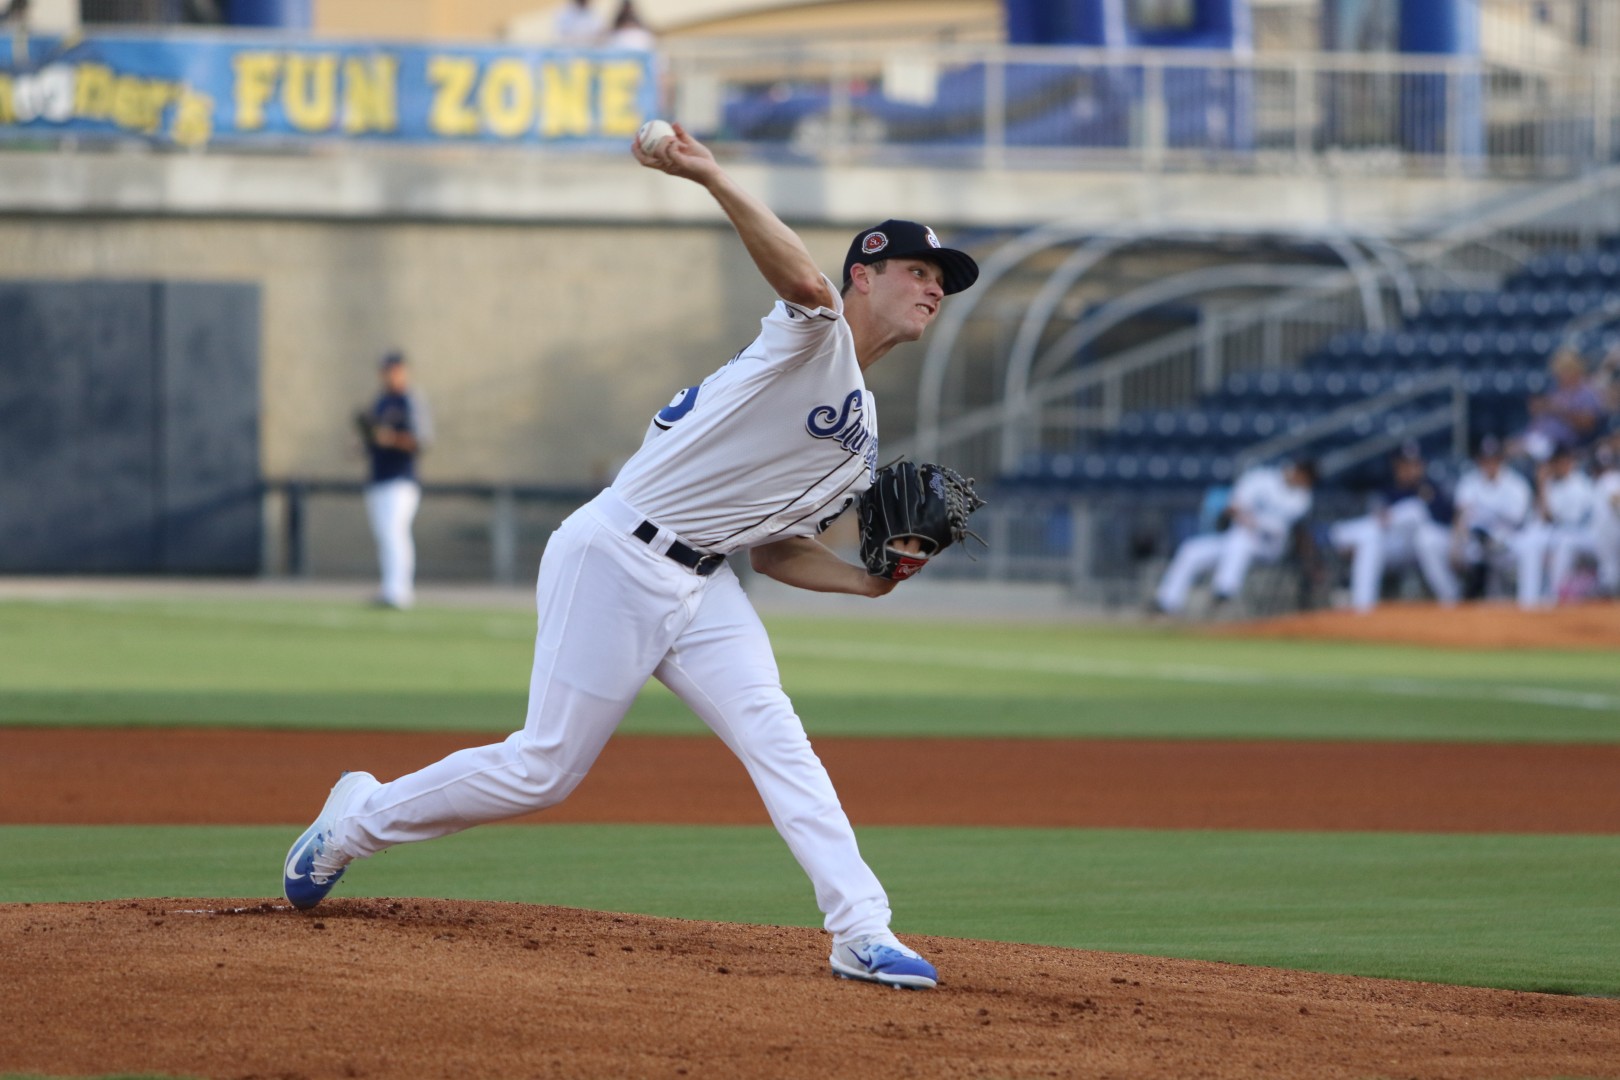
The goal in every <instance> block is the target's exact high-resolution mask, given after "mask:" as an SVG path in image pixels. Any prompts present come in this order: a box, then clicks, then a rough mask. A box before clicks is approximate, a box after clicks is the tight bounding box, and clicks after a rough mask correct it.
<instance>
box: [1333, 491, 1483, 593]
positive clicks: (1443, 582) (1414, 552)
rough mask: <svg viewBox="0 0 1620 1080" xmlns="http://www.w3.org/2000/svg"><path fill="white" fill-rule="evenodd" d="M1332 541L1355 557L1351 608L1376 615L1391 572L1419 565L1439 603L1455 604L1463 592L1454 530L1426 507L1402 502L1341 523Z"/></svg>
mask: <svg viewBox="0 0 1620 1080" xmlns="http://www.w3.org/2000/svg"><path fill="white" fill-rule="evenodd" d="M1328 541H1329V543H1331V544H1332V545H1333V546H1334V547H1335V548H1338V549H1339V550H1340V551H1343V552H1345V553H1347V554H1348V555H1349V556H1350V604H1351V606H1352V607H1353V608H1355V610H1357V611H1371V610H1372V609H1373V608H1374V607H1375V606H1376V605H1377V604H1378V596H1379V593H1380V591H1381V589H1382V586H1383V583H1384V573H1385V571H1388V570H1405V569H1408V568H1410V567H1411V566H1413V565H1416V566H1417V567H1418V569H1419V570H1420V571H1422V573H1423V580H1424V582H1425V583H1427V584H1428V586H1429V591H1430V592H1432V593H1433V594H1434V598H1435V599H1436V600H1438V601H1440V603H1442V604H1455V603H1456V602H1457V597H1458V594H1459V592H1460V591H1461V587H1460V586H1459V585H1458V583H1457V575H1456V574H1455V573H1454V572H1453V571H1452V569H1451V552H1450V548H1451V530H1449V529H1447V528H1446V527H1445V526H1444V525H1437V524H1435V522H1434V521H1433V520H1432V519H1431V518H1430V517H1429V511H1428V509H1427V508H1426V507H1423V506H1421V505H1418V504H1417V503H1416V501H1415V500H1413V501H1411V502H1406V501H1403V502H1398V503H1396V504H1395V505H1394V506H1391V507H1390V508H1389V509H1388V510H1387V511H1386V512H1385V513H1384V514H1382V515H1379V514H1366V515H1364V516H1362V517H1358V518H1350V519H1349V520H1347V521H1340V522H1336V523H1335V524H1334V525H1333V527H1332V528H1330V529H1329V530H1328Z"/></svg>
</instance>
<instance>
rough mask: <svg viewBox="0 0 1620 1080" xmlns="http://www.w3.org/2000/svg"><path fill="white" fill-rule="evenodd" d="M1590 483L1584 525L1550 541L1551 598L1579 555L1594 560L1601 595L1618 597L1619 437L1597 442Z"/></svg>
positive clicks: (1560, 591) (1571, 573)
mask: <svg viewBox="0 0 1620 1080" xmlns="http://www.w3.org/2000/svg"><path fill="white" fill-rule="evenodd" d="M1595 467H1596V468H1597V470H1598V475H1597V478H1596V479H1595V480H1594V481H1593V483H1592V514H1591V517H1590V518H1589V519H1588V520H1587V524H1586V527H1585V528H1583V529H1577V530H1575V531H1574V532H1570V533H1565V534H1563V535H1561V536H1560V537H1559V538H1558V539H1557V540H1555V541H1554V543H1553V545H1552V555H1551V558H1550V560H1549V574H1550V575H1551V578H1552V581H1551V588H1552V594H1553V596H1554V598H1558V597H1562V596H1563V595H1564V593H1565V590H1566V589H1567V588H1568V586H1569V585H1570V581H1571V579H1572V578H1573V577H1574V574H1575V567H1576V564H1577V563H1578V562H1579V560H1580V559H1581V558H1582V557H1585V558H1590V559H1592V560H1593V561H1594V562H1596V563H1597V585H1598V591H1599V593H1600V594H1601V595H1603V596H1606V597H1609V598H1610V599H1620V438H1616V439H1615V440H1612V443H1611V444H1607V445H1603V446H1599V447H1598V450H1597V453H1596V466H1595Z"/></svg>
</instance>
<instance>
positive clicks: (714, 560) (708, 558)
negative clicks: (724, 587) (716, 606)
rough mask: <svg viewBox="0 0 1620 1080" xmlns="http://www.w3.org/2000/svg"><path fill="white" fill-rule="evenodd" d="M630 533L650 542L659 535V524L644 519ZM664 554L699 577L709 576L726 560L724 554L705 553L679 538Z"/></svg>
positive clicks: (644, 542)
mask: <svg viewBox="0 0 1620 1080" xmlns="http://www.w3.org/2000/svg"><path fill="white" fill-rule="evenodd" d="M630 535H632V536H634V537H635V538H636V539H637V540H640V541H641V542H642V543H643V544H650V543H652V542H653V539H654V538H655V537H656V536H657V535H658V526H656V525H654V524H653V523H652V522H650V521H643V522H642V523H641V524H640V525H637V526H636V531H635V532H633V533H631V534H630ZM664 554H665V555H668V556H669V557H670V558H671V559H674V560H675V561H676V562H678V563H680V564H681V565H682V566H684V567H686V568H687V569H688V570H690V571H692V573H694V574H696V575H697V576H698V577H708V576H709V575H710V574H712V573H714V572H715V571H716V570H718V569H720V566H721V564H722V563H724V562H725V561H726V557H725V556H724V555H704V554H701V553H699V552H698V551H697V550H695V549H693V548H689V547H687V546H686V545H685V544H683V543H681V542H680V541H679V540H677V541H675V542H674V543H673V544H671V545H669V548H668V550H666V551H665V552H664Z"/></svg>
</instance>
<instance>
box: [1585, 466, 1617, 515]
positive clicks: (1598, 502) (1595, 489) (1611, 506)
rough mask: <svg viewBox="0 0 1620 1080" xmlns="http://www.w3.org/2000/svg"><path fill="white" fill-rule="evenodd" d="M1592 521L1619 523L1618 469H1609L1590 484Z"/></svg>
mask: <svg viewBox="0 0 1620 1080" xmlns="http://www.w3.org/2000/svg"><path fill="white" fill-rule="evenodd" d="M1592 509H1593V513H1592V517H1593V520H1594V521H1597V522H1602V521H1609V522H1613V523H1616V524H1620V469H1610V470H1609V471H1608V472H1605V473H1604V474H1603V475H1602V476H1600V477H1598V478H1597V481H1596V482H1595V483H1593V485H1592Z"/></svg>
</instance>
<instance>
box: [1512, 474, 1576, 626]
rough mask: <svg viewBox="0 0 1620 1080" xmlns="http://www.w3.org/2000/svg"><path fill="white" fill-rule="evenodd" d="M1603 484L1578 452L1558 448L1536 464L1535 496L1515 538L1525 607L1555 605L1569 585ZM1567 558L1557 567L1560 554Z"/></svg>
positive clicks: (1521, 602) (1519, 589)
mask: <svg viewBox="0 0 1620 1080" xmlns="http://www.w3.org/2000/svg"><path fill="white" fill-rule="evenodd" d="M1596 497H1597V486H1596V485H1595V484H1593V483H1592V478H1591V477H1590V476H1588V475H1587V474H1586V472H1585V470H1583V469H1581V468H1580V467H1579V461H1578V460H1577V458H1576V454H1575V451H1574V450H1573V449H1571V448H1570V447H1568V446H1558V447H1556V448H1554V450H1553V452H1552V457H1550V458H1548V459H1547V460H1546V461H1544V462H1542V463H1541V464H1540V465H1539V466H1537V468H1536V485H1535V496H1534V499H1533V501H1532V503H1531V506H1530V514H1529V517H1528V518H1527V519H1526V521H1525V524H1524V527H1523V528H1522V529H1520V530H1519V531H1518V533H1517V534H1516V535H1515V536H1514V537H1513V545H1512V546H1513V555H1514V564H1515V565H1514V573H1515V575H1516V577H1517V579H1518V580H1517V582H1516V585H1517V589H1516V592H1517V597H1516V598H1517V600H1518V603H1519V606H1520V607H1521V608H1524V609H1525V610H1527V611H1528V610H1532V609H1535V608H1540V607H1550V606H1551V605H1552V604H1553V603H1554V602H1556V600H1557V598H1558V595H1559V590H1560V589H1561V588H1562V587H1564V586H1565V585H1567V577H1568V574H1569V571H1570V569H1571V565H1570V564H1572V563H1573V558H1572V555H1573V550H1574V548H1575V547H1576V546H1577V545H1579V544H1580V542H1581V540H1582V538H1584V537H1586V536H1587V535H1588V533H1589V532H1590V530H1591V526H1592V512H1593V510H1594V509H1595V502H1596ZM1555 552H1558V553H1560V554H1559V560H1560V562H1561V564H1564V565H1561V567H1560V570H1559V571H1558V572H1550V571H1551V562H1552V560H1553V557H1554V553H1555Z"/></svg>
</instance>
